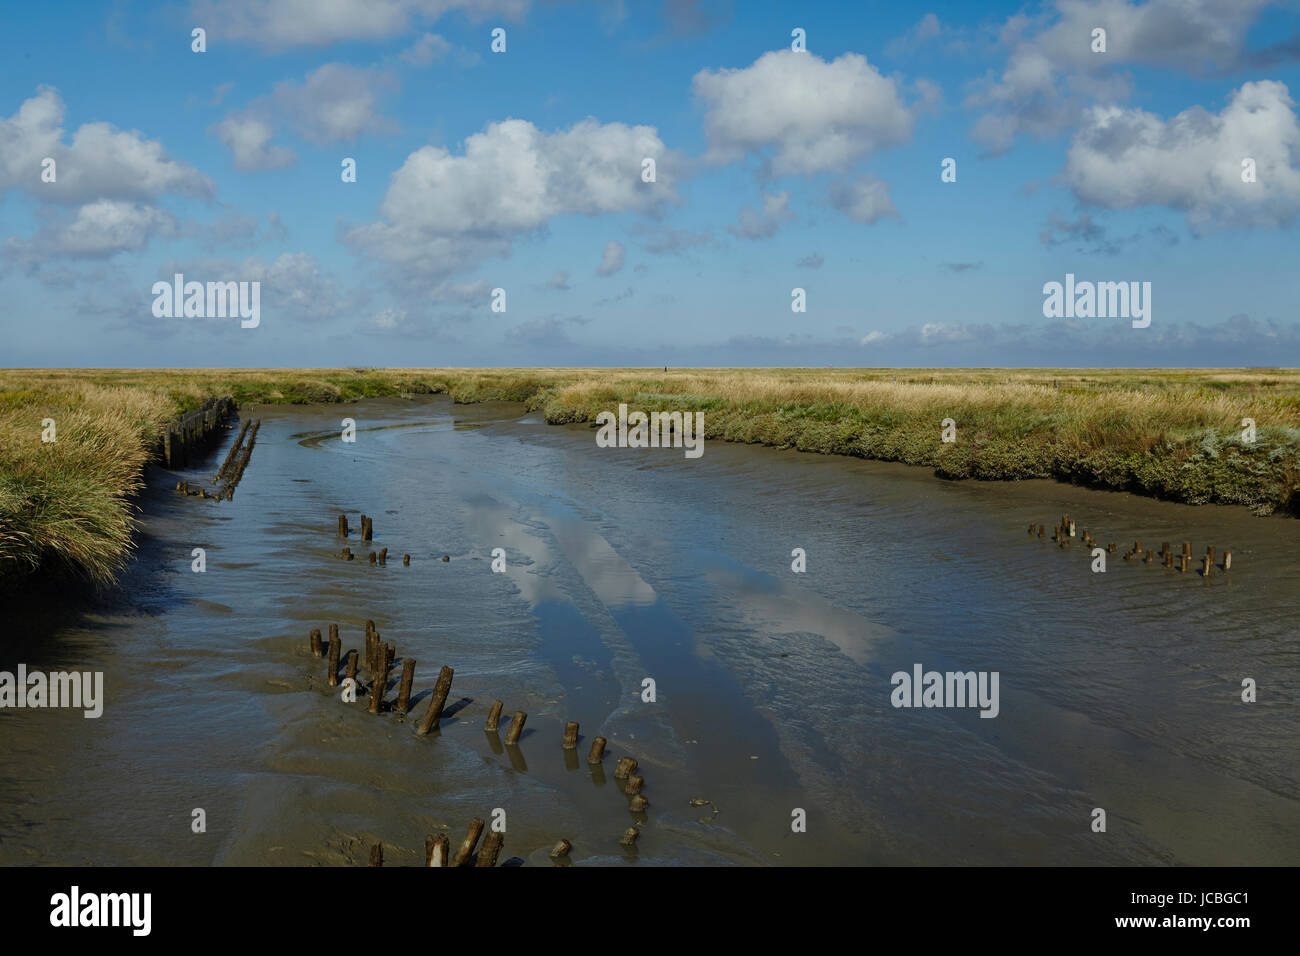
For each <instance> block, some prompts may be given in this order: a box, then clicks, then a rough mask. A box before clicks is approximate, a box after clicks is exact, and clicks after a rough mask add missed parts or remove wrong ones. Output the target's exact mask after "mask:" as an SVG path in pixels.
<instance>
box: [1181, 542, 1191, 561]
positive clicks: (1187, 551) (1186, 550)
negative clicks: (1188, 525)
mask: <svg viewBox="0 0 1300 956" xmlns="http://www.w3.org/2000/svg"><path fill="white" fill-rule="evenodd" d="M1183 554H1185V555H1187V556H1188V557H1189V558H1190V557H1191V556H1192V543H1191V542H1190V541H1184V542H1183Z"/></svg>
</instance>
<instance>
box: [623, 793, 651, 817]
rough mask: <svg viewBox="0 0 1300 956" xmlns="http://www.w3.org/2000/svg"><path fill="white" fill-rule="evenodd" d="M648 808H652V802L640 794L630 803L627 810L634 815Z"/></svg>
mask: <svg viewBox="0 0 1300 956" xmlns="http://www.w3.org/2000/svg"><path fill="white" fill-rule="evenodd" d="M648 806H650V801H649V800H647V799H646V798H645V797H644V796H642V795H641V794H639V793H638V794H637V795H636V796H634V797H633V798H632V800H631V802H630V803H628V805H627V808H628V809H629V810H631V811H632V812H634V813H640V812H641V811H642V810H644V809H645V808H646V807H648Z"/></svg>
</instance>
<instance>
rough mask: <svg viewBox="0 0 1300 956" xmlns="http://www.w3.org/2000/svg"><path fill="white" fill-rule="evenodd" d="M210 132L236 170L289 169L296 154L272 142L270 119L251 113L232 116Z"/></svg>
mask: <svg viewBox="0 0 1300 956" xmlns="http://www.w3.org/2000/svg"><path fill="white" fill-rule="evenodd" d="M211 132H212V133H213V134H214V135H215V136H216V137H217V139H218V140H219V141H220V142H221V145H222V146H225V147H226V149H228V150H230V156H231V160H232V162H233V163H234V164H235V168H236V169H282V168H283V167H285V166H291V165H292V164H293V163H294V162H295V161H296V160H297V159H298V154H297V153H295V152H294V151H293V150H291V149H287V148H286V147H284V146H276V145H274V144H273V143H272V142H271V137H272V136H273V135H274V130H273V129H272V127H271V122H270V120H269V119H266V118H263V117H258V116H254V115H252V114H250V113H231V114H230V115H229V116H227V117H226V118H225V119H223V120H222V121H221V122H219V123H216V124H214V125H213V126H212V127H211Z"/></svg>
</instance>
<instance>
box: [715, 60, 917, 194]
mask: <svg viewBox="0 0 1300 956" xmlns="http://www.w3.org/2000/svg"><path fill="white" fill-rule="evenodd" d="M694 88H695V95H696V96H697V97H699V99H701V100H702V101H704V103H705V105H706V107H707V112H706V114H705V117H704V128H705V133H706V135H707V137H708V141H709V150H708V153H707V154H706V156H705V158H706V160H707V161H709V162H714V163H728V162H734V161H736V160H739V159H741V158H742V157H743V156H744V155H745V154H747V153H751V152H760V151H763V150H771V151H772V155H771V158H770V168H771V172H772V174H774V175H777V176H780V175H786V174H790V173H820V172H825V171H828V170H835V169H842V168H844V167H846V166H848V165H849V164H851V163H853V162H854V161H856V160H858V159H861V158H862V157H864V156H868V155H870V154H871V153H874V152H876V151H877V150H880V149H884V148H886V147H889V146H895V145H898V144H900V143H903V142H905V141H906V140H907V139H908V138H909V137H910V136H911V133H912V117H911V114H909V113H908V111H907V109H906V108H905V107H904V106H903V103H902V100H901V99H900V98H899V91H898V87H897V86H896V84H895V83H894V81H893V80H892V79H889V78H887V77H884V76H881V75H880V73H879V72H878V71H877V70H876V68H875V67H873V66H871V65H870V64H869V63H868V62H867V60H866V57H863V56H861V55H859V54H857V53H846V54H844V55H843V56H841V57H839V58H838V59H836V60H833V61H832V62H829V63H828V62H826V61H825V60H822V59H821V58H820V57H817V56H815V55H813V54H811V53H795V52H794V51H792V50H778V51H772V52H768V53H764V54H763V55H762V56H761V57H759V58H758V59H757V60H755V61H754V63H753V64H752V65H750V66H748V67H746V68H744V69H730V70H728V69H724V70H719V71H717V72H711V71H709V70H702V71H700V72H699V73H697V74H696V75H695V78H694Z"/></svg>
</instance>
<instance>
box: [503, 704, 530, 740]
mask: <svg viewBox="0 0 1300 956" xmlns="http://www.w3.org/2000/svg"><path fill="white" fill-rule="evenodd" d="M527 719H528V715H527V714H525V713H524V712H523V711H522V710H517V711H515V715H514V717H512V718H511V719H510V726H509V727H508V728H506V744H507V745H508V746H511V747H513V746H514V745H515V744H517V743H519V735H520V734H522V733H523V732H524V721H525V720H527Z"/></svg>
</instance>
